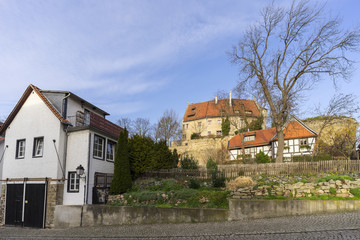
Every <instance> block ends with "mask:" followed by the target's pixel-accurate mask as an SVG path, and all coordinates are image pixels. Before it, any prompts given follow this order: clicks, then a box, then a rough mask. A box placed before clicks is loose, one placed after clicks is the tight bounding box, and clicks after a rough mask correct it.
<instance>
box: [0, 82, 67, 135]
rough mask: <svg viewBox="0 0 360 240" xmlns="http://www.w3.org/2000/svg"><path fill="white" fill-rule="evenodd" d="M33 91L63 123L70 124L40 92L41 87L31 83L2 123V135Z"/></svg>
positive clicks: (0, 132)
mask: <svg viewBox="0 0 360 240" xmlns="http://www.w3.org/2000/svg"><path fill="white" fill-rule="evenodd" d="M32 91H34V92H36V94H37V95H38V96H39V97H40V98H41V99H42V100H43V101H44V103H45V104H46V106H48V108H49V109H50V110H51V111H52V112H53V113H54V115H55V116H56V117H57V118H58V119H59V120H60V121H61V122H63V123H66V124H70V122H69V121H68V120H66V119H64V118H63V117H61V115H60V113H59V112H58V111H57V110H56V109H55V108H54V106H52V104H51V103H50V102H49V101H48V100H47V98H46V97H45V96H44V95H43V94H42V93H41V92H40V89H39V88H37V87H35V86H34V85H32V84H30V85H29V86H28V87H27V88H26V90H25V92H24V93H23V95H22V96H21V98H20V100H19V101H18V102H17V104H16V105H15V107H14V109H13V110H12V112H11V113H10V115H9V116H8V117H7V119H6V121H5V122H4V123H3V125H1V127H0V135H2V134H4V132H5V130H6V129H7V127H8V126H9V125H10V123H11V122H12V120H13V119H14V118H15V116H16V114H17V113H18V112H19V110H20V108H21V107H22V106H23V105H24V103H25V101H26V99H27V98H28V97H29V95H30V94H31V93H32Z"/></svg>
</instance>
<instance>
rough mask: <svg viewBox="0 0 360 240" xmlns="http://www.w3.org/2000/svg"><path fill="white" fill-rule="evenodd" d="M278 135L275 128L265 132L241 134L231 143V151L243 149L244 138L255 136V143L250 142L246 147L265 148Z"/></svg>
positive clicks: (246, 143) (245, 144) (231, 140)
mask: <svg viewBox="0 0 360 240" xmlns="http://www.w3.org/2000/svg"><path fill="white" fill-rule="evenodd" d="M275 134H276V129H275V128H268V129H264V130H257V131H251V132H246V133H239V134H237V135H236V136H234V137H233V138H231V139H230V141H229V146H228V148H229V149H235V148H242V147H243V138H244V137H246V136H250V135H255V141H248V142H245V143H244V147H245V148H247V147H253V146H263V145H268V144H269V143H270V140H271V138H272V137H274V135H275Z"/></svg>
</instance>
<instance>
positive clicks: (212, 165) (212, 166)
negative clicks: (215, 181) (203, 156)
mask: <svg viewBox="0 0 360 240" xmlns="http://www.w3.org/2000/svg"><path fill="white" fill-rule="evenodd" d="M217 169H218V168H217V164H216V162H215V161H214V160H213V159H212V158H209V160H208V161H207V162H206V170H207V171H208V172H210V173H213V172H216V171H217Z"/></svg>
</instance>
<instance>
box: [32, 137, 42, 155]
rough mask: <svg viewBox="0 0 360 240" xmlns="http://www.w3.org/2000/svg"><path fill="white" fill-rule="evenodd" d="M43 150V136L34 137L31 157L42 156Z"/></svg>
mask: <svg viewBox="0 0 360 240" xmlns="http://www.w3.org/2000/svg"><path fill="white" fill-rule="evenodd" d="M43 152H44V137H38V138H34V147H33V157H42V156H43Z"/></svg>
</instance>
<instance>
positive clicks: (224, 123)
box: [221, 117, 230, 136]
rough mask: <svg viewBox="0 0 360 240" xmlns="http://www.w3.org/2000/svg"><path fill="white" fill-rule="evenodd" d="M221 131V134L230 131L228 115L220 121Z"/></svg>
mask: <svg viewBox="0 0 360 240" xmlns="http://www.w3.org/2000/svg"><path fill="white" fill-rule="evenodd" d="M221 132H222V135H223V136H227V135H229V132H230V120H229V117H226V118H225V119H222V121H221Z"/></svg>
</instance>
